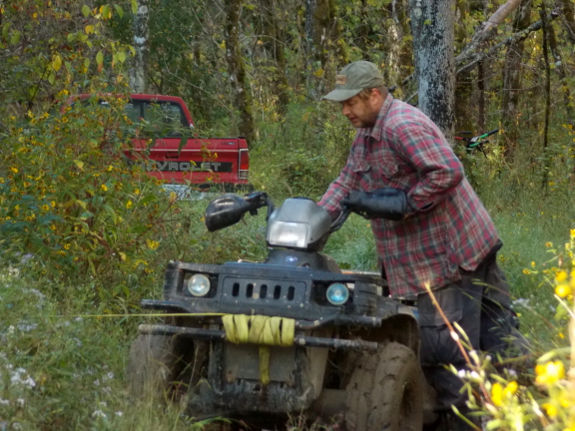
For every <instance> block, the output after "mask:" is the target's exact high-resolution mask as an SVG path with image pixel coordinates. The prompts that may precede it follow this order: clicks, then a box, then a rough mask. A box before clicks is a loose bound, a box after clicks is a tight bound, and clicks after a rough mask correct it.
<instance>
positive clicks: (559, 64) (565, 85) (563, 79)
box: [541, 17, 575, 126]
mask: <svg viewBox="0 0 575 431" xmlns="http://www.w3.org/2000/svg"><path fill="white" fill-rule="evenodd" d="M541 19H542V20H543V19H544V22H545V23H546V24H547V28H546V29H545V31H546V33H547V41H548V42H549V49H550V50H551V55H553V62H554V63H555V72H557V76H558V77H559V82H560V84H561V89H562V90H563V100H564V102H565V112H566V113H567V120H568V122H569V124H570V125H571V126H575V117H574V116H573V109H572V108H571V90H569V82H568V81H567V71H566V69H565V63H564V61H563V58H562V57H561V52H560V51H559V47H558V46H557V37H556V36H555V30H554V29H553V24H552V23H551V22H549V21H547V19H546V18H545V17H542V18H541Z"/></svg>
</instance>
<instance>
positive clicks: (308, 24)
mask: <svg viewBox="0 0 575 431" xmlns="http://www.w3.org/2000/svg"><path fill="white" fill-rule="evenodd" d="M316 6H317V2H316V0H305V47H306V54H307V55H306V62H305V74H306V77H305V83H306V89H307V93H308V95H309V96H311V97H314V94H313V69H314V65H313V61H314V58H315V46H314V43H313V35H314V33H315V29H314V25H315V21H314V19H313V17H314V15H315V9H316Z"/></svg>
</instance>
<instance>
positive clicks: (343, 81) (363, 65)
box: [323, 61, 384, 102]
mask: <svg viewBox="0 0 575 431" xmlns="http://www.w3.org/2000/svg"><path fill="white" fill-rule="evenodd" d="M382 85H384V84H383V76H381V73H380V72H379V69H378V68H377V66H376V65H375V64H373V63H371V62H369V61H356V62H353V63H350V64H348V65H347V66H345V67H344V68H343V69H341V71H340V72H339V73H338V74H337V75H336V77H335V90H333V91H332V92H331V93H329V94H327V95H326V96H323V99H327V100H333V101H334V102H343V101H344V100H347V99H351V98H352V97H353V96H356V95H357V94H359V93H360V92H361V90H363V89H364V88H374V87H380V86H382Z"/></svg>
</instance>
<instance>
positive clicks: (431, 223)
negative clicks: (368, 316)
mask: <svg viewBox="0 0 575 431" xmlns="http://www.w3.org/2000/svg"><path fill="white" fill-rule="evenodd" d="M382 187H395V188H398V189H401V190H403V191H405V192H406V193H407V201H408V207H409V210H408V217H407V218H406V219H404V220H401V221H393V220H384V219H374V220H371V226H372V230H373V235H374V237H375V242H376V246H377V251H378V254H379V258H380V260H381V262H382V264H383V267H384V269H385V274H386V276H387V280H388V283H389V288H390V291H391V293H392V295H393V296H398V297H414V296H415V295H417V294H419V293H422V292H424V291H425V284H426V283H429V285H430V287H431V288H432V289H434V288H438V287H441V286H444V285H446V284H448V283H450V282H453V281H458V280H460V279H461V276H460V274H459V268H462V269H464V270H466V271H473V270H474V269H475V268H476V267H477V266H478V265H479V263H480V262H481V261H482V260H483V258H484V257H485V256H486V255H487V254H488V253H489V251H490V250H491V249H492V248H493V247H494V246H495V244H496V243H497V241H498V235H497V232H496V230H495V227H494V225H493V222H492V221H491V218H490V217H489V214H488V213H487V210H486V209H485V207H484V206H483V204H482V203H481V201H480V199H479V197H478V196H477V195H476V194H475V192H474V191H473V189H472V188H471V185H470V184H469V182H468V181H467V179H466V178H465V174H464V172H463V166H462V165H461V162H460V161H459V159H458V158H457V156H456V155H455V154H454V153H453V151H452V149H451V147H450V145H449V143H448V142H447V140H446V139H445V137H444V136H443V133H442V132H441V131H440V130H439V128H438V127H437V126H436V125H435V124H434V123H433V122H432V121H431V120H430V119H429V118H428V117H427V116H426V115H425V114H423V113H422V112H421V111H419V110H418V109H416V108H414V107H412V106H411V105H408V104H407V103H404V102H402V101H400V100H397V99H393V98H392V97H391V96H389V95H388V96H387V98H386V99H385V101H384V103H383V106H382V107H381V110H380V112H379V115H378V117H377V122H376V124H375V126H374V127H373V128H363V129H358V131H357V134H356V137H355V140H354V142H353V145H352V147H351V150H350V154H349V157H348V159H347V163H346V165H345V167H344V168H343V170H342V171H341V173H340V175H339V177H338V178H337V179H336V180H335V181H334V182H333V183H332V184H331V185H330V187H329V188H328V190H327V192H326V193H325V194H324V196H323V197H322V199H321V201H320V202H319V204H320V205H322V206H323V207H324V208H326V209H327V210H328V212H329V213H330V214H331V216H332V217H336V216H337V215H338V214H339V213H340V212H341V205H340V201H341V200H342V199H343V198H345V197H346V196H347V195H348V193H349V191H351V190H363V191H367V192H369V191H373V190H375V189H379V188H382Z"/></svg>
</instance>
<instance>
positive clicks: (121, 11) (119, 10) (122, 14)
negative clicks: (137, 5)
mask: <svg viewBox="0 0 575 431" xmlns="http://www.w3.org/2000/svg"><path fill="white" fill-rule="evenodd" d="M114 7H115V8H116V13H117V14H118V16H119V17H120V18H122V17H123V16H124V9H122V8H121V7H120V5H118V4H115V5H114Z"/></svg>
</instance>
